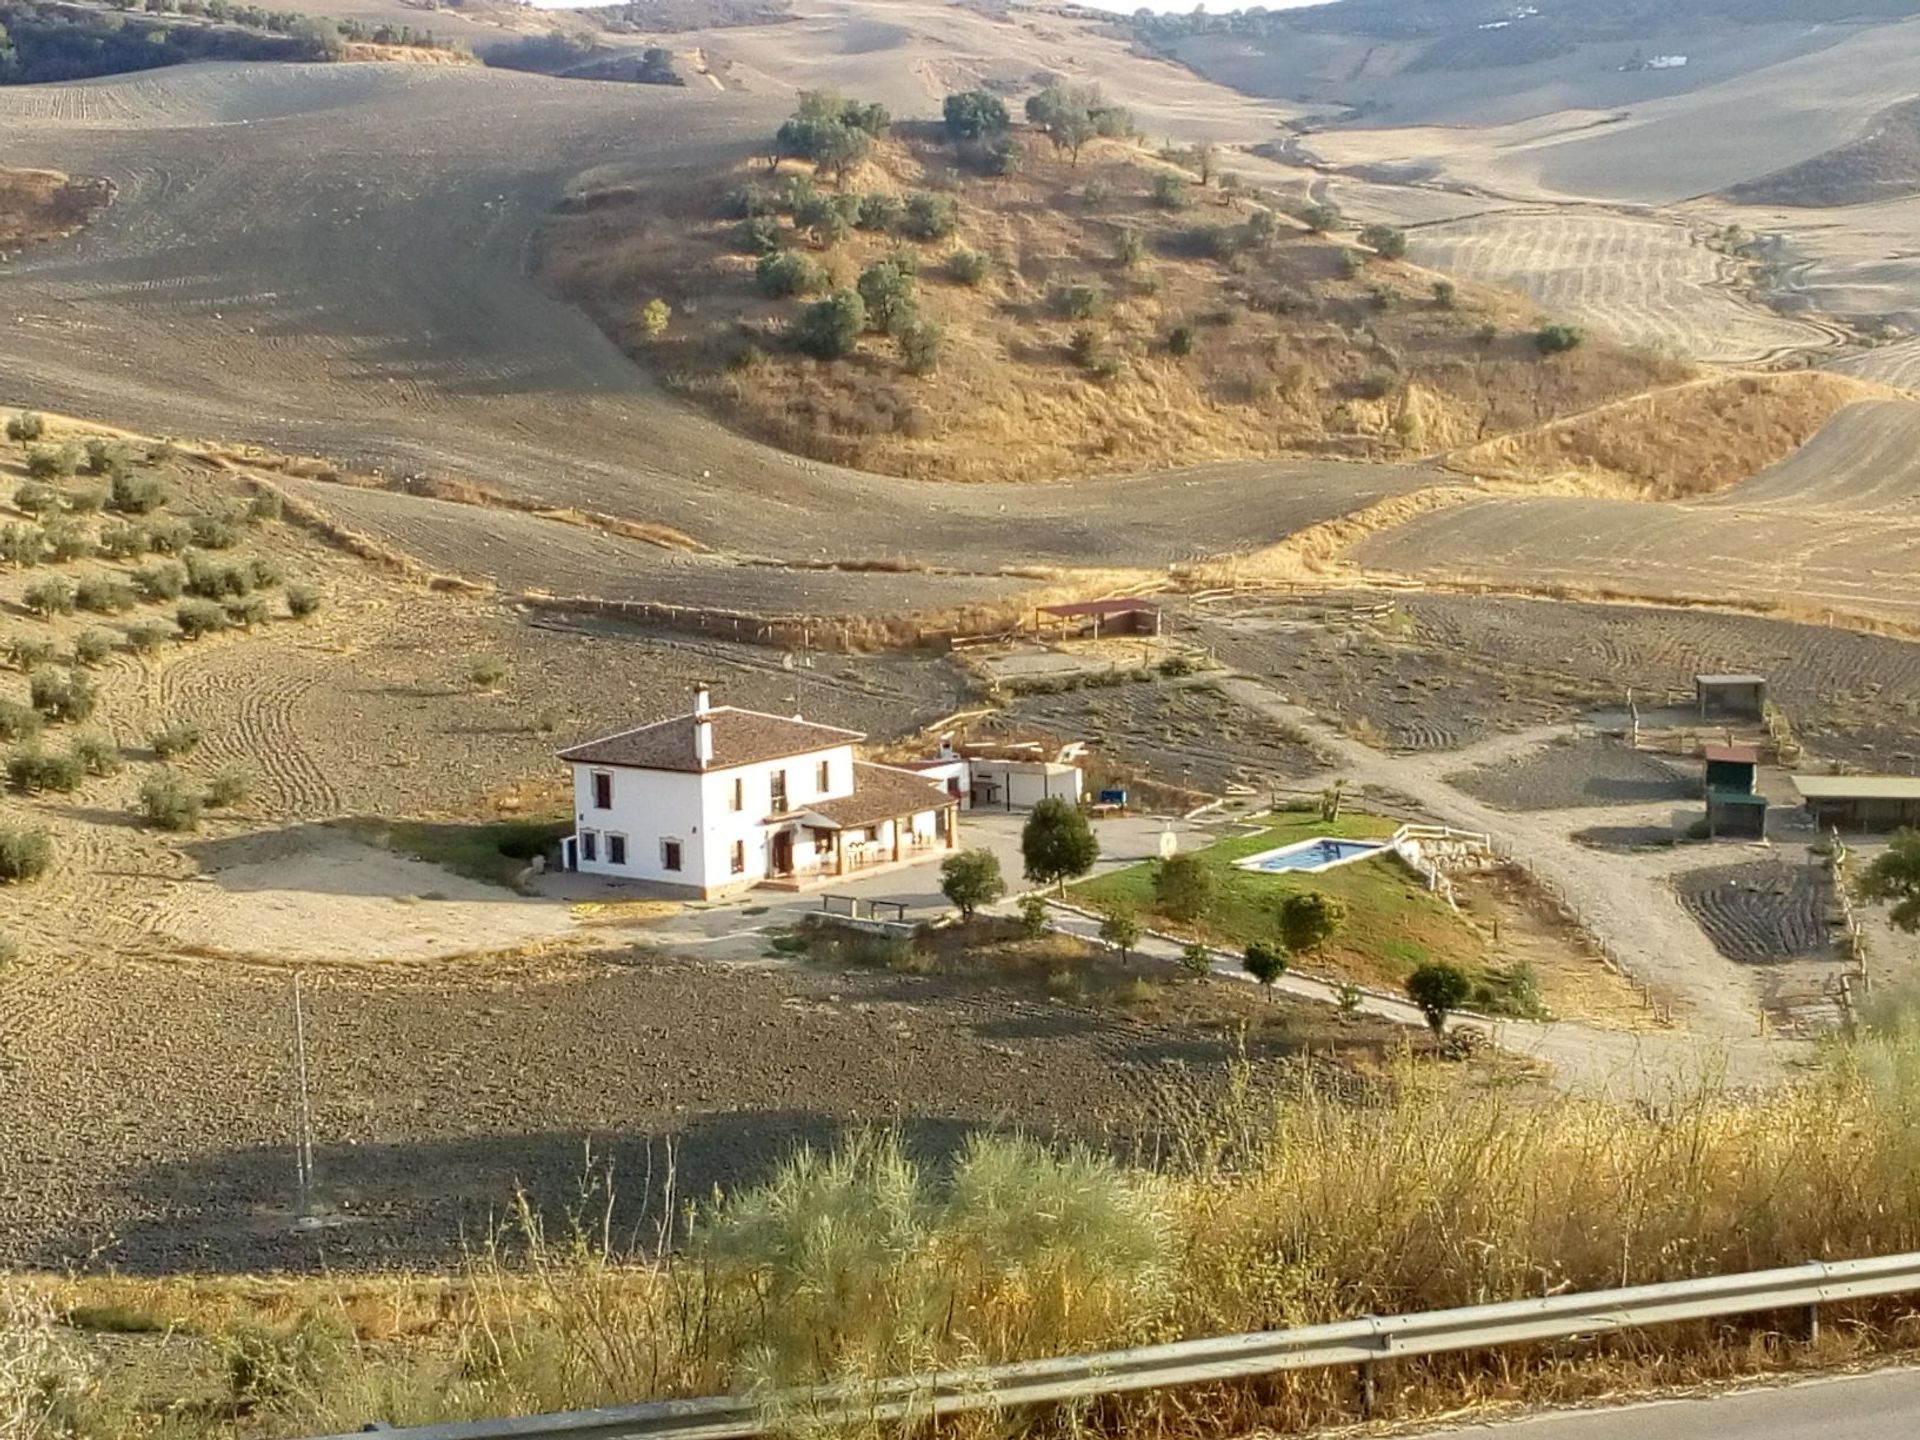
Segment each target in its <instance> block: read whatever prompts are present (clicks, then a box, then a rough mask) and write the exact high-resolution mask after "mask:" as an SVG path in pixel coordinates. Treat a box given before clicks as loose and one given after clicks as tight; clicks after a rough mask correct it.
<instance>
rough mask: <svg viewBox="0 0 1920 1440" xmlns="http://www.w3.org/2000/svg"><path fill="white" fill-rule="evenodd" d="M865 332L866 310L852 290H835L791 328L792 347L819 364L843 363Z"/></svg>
mask: <svg viewBox="0 0 1920 1440" xmlns="http://www.w3.org/2000/svg"><path fill="white" fill-rule="evenodd" d="M866 328H867V306H866V302H865V301H863V300H862V299H861V298H860V295H859V292H857V291H854V290H836V291H834V292H833V294H831V295H829V296H827V298H826V299H824V300H816V301H814V302H813V304H811V305H809V306H808V307H807V308H806V309H805V310H803V311H802V312H801V314H800V319H799V322H798V323H797V324H796V325H795V326H794V332H793V339H794V344H796V345H797V346H799V348H800V349H802V350H804V351H806V353H807V354H809V355H812V356H814V357H815V358H816V359H819V360H843V359H845V358H846V357H847V356H849V355H851V354H853V352H854V351H855V350H857V349H858V348H859V345H860V335H861V333H862V332H863V331H864V330H865V329H866Z"/></svg>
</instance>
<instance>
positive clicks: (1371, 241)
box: [1360, 225, 1407, 260]
mask: <svg viewBox="0 0 1920 1440" xmlns="http://www.w3.org/2000/svg"><path fill="white" fill-rule="evenodd" d="M1360 243H1361V244H1362V245H1365V246H1366V247H1367V248H1368V249H1370V250H1372V251H1373V252H1374V253H1375V254H1377V255H1379V256H1380V257H1381V258H1382V259H1383V260H1402V259H1405V258H1406V254H1407V232H1406V231H1404V230H1397V229H1395V228H1394V227H1393V226H1391V225H1369V226H1367V227H1366V228H1364V229H1363V230H1361V232H1360Z"/></svg>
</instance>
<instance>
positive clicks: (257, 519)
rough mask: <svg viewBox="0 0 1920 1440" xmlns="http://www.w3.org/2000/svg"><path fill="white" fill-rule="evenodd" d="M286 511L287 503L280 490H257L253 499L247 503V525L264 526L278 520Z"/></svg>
mask: <svg viewBox="0 0 1920 1440" xmlns="http://www.w3.org/2000/svg"><path fill="white" fill-rule="evenodd" d="M286 510H287V502H286V501H285V500H283V499H281V498H280V492H279V491H278V490H256V491H255V492H254V494H253V498H252V499H251V500H249V501H247V517H246V518H247V523H248V524H249V525H264V524H266V523H267V522H268V521H270V520H278V519H279V518H280V517H281V516H282V515H284V514H285V513H286Z"/></svg>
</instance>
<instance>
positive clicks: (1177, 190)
mask: <svg viewBox="0 0 1920 1440" xmlns="http://www.w3.org/2000/svg"><path fill="white" fill-rule="evenodd" d="M1151 198H1152V200H1153V203H1154V204H1155V205H1158V206H1159V207H1160V208H1161V209H1162V210H1184V209H1185V208H1186V205H1187V182H1186V181H1184V180H1182V179H1181V178H1180V177H1179V176H1178V175H1176V174H1174V173H1173V172H1172V171H1171V170H1162V171H1161V172H1160V173H1159V174H1158V175H1155V176H1154V177H1153V190H1152V192H1151Z"/></svg>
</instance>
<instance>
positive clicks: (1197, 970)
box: [1180, 940, 1213, 980]
mask: <svg viewBox="0 0 1920 1440" xmlns="http://www.w3.org/2000/svg"><path fill="white" fill-rule="evenodd" d="M1180 968H1181V969H1182V970H1184V971H1186V972H1187V973H1188V974H1189V975H1191V976H1193V978H1194V979H1196V980H1204V979H1206V978H1207V977H1208V976H1209V975H1211V974H1212V973H1213V951H1211V950H1209V949H1208V948H1207V942H1206V941H1204V940H1189V941H1188V942H1187V943H1186V944H1185V945H1182V946H1181V947H1180Z"/></svg>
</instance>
